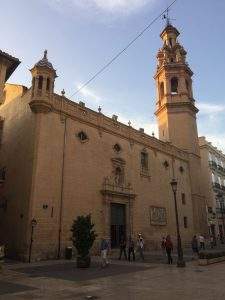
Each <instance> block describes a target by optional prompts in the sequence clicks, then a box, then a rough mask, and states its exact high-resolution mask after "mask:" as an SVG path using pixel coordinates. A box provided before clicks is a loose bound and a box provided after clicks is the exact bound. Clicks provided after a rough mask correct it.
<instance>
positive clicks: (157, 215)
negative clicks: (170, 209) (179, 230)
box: [150, 206, 166, 225]
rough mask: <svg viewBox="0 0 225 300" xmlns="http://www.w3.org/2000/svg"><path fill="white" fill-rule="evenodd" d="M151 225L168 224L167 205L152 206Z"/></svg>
mask: <svg viewBox="0 0 225 300" xmlns="http://www.w3.org/2000/svg"><path fill="white" fill-rule="evenodd" d="M150 223H151V225H166V209H165V207H157V206H150Z"/></svg>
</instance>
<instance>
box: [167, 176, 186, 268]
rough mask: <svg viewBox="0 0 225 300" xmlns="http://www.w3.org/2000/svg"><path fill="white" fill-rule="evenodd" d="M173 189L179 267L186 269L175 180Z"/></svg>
mask: <svg viewBox="0 0 225 300" xmlns="http://www.w3.org/2000/svg"><path fill="white" fill-rule="evenodd" d="M170 185H171V187H172V191H173V195H174V204H175V217H176V228H177V255H178V259H177V267H181V268H182V267H185V261H184V258H183V249H182V244H181V237H180V228H179V219H178V210H177V181H176V180H175V179H173V180H172V181H171V182H170Z"/></svg>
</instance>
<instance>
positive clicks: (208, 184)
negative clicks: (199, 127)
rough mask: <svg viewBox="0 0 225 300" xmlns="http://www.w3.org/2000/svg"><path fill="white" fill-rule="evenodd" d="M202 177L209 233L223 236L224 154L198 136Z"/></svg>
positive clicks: (224, 205) (224, 223)
mask: <svg viewBox="0 0 225 300" xmlns="http://www.w3.org/2000/svg"><path fill="white" fill-rule="evenodd" d="M199 146H200V152H201V159H202V163H201V167H202V178H203V184H204V192H205V198H206V204H207V222H208V231H209V234H211V235H213V236H214V237H217V235H218V234H219V236H223V237H224V229H225V219H224V218H225V204H224V201H225V155H224V154H223V153H222V152H221V151H219V150H218V149H217V148H216V147H214V146H213V145H212V144H211V143H210V142H208V141H207V140H206V138H205V137H200V138H199Z"/></svg>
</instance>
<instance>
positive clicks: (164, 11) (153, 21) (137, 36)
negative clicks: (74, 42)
mask: <svg viewBox="0 0 225 300" xmlns="http://www.w3.org/2000/svg"><path fill="white" fill-rule="evenodd" d="M177 1H178V0H174V1H173V2H172V3H171V4H170V5H169V6H168V7H167V8H166V9H165V10H163V11H162V12H161V13H160V14H159V15H158V16H157V17H155V18H154V19H153V20H152V21H151V23H149V24H148V25H147V26H146V27H145V28H144V29H143V30H142V31H141V32H140V33H138V34H137V35H136V37H135V38H134V39H132V40H131V41H130V42H129V43H128V44H127V45H126V47H124V48H123V49H122V50H121V51H120V52H118V53H117V54H116V55H115V56H114V57H113V58H112V59H111V60H110V61H109V62H108V63H106V64H105V65H104V66H103V67H102V68H101V69H100V70H99V71H98V72H97V73H95V74H94V75H93V76H92V77H91V78H90V79H89V80H88V81H86V82H85V83H84V84H83V85H81V87H79V88H78V89H77V90H76V91H75V92H74V93H73V94H72V95H71V96H70V98H72V97H73V96H75V95H76V94H78V93H79V92H80V91H81V90H82V89H83V88H85V87H86V86H87V85H89V84H90V83H91V82H92V81H93V80H94V79H95V78H96V77H97V76H98V75H100V74H101V73H102V72H103V71H104V70H105V69H107V68H108V67H109V66H110V65H111V64H112V63H113V62H114V61H115V60H116V59H117V58H118V57H119V56H120V55H121V54H123V53H124V52H125V51H126V50H127V49H128V48H129V47H130V46H131V45H133V44H134V43H135V42H136V40H137V39H139V38H140V37H141V36H142V35H143V34H144V33H145V32H146V31H147V30H148V29H149V28H150V27H151V26H152V25H153V24H154V23H155V22H156V21H157V20H158V19H159V18H161V17H162V16H164V14H165V13H166V12H168V10H169V9H170V8H171V7H172V6H173V5H174V4H175V2H177Z"/></svg>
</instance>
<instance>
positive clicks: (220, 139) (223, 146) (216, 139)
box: [206, 133, 225, 154]
mask: <svg viewBox="0 0 225 300" xmlns="http://www.w3.org/2000/svg"><path fill="white" fill-rule="evenodd" d="M206 140H207V141H208V142H211V143H212V145H213V146H214V147H217V148H218V150H221V151H222V152H223V153H224V154H225V133H222V134H216V135H210V134H209V135H206Z"/></svg>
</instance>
